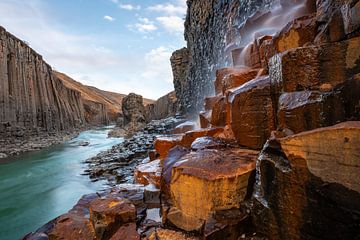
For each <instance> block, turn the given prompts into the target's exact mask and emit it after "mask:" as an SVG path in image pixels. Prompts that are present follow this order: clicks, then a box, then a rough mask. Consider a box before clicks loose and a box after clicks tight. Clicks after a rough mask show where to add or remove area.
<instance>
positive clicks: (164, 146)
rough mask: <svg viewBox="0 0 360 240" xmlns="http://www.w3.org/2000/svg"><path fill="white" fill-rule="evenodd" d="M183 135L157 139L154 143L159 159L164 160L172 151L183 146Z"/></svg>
mask: <svg viewBox="0 0 360 240" xmlns="http://www.w3.org/2000/svg"><path fill="white" fill-rule="evenodd" d="M182 138H183V135H182V134H177V135H171V136H161V137H157V138H156V140H155V142H154V147H155V150H156V152H157V153H158V154H159V155H160V156H159V159H164V158H166V156H167V155H168V153H169V151H170V149H172V148H173V147H175V146H177V145H179V144H181V140H182Z"/></svg>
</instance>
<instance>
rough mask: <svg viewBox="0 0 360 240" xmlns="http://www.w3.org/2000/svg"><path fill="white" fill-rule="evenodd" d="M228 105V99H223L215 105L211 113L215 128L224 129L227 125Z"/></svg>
mask: <svg viewBox="0 0 360 240" xmlns="http://www.w3.org/2000/svg"><path fill="white" fill-rule="evenodd" d="M227 110H228V103H227V100H226V97H224V96H223V97H221V98H219V99H218V101H217V102H216V103H215V104H214V107H213V109H212V111H211V122H210V123H211V124H212V125H213V126H218V127H222V126H225V125H226V123H227V113H228V111H227Z"/></svg>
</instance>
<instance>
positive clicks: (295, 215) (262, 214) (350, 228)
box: [253, 122, 360, 239]
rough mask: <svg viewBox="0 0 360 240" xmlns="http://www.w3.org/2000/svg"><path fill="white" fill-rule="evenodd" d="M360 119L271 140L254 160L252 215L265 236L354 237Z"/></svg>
mask: <svg viewBox="0 0 360 240" xmlns="http://www.w3.org/2000/svg"><path fill="white" fill-rule="evenodd" d="M359 146H360V122H345V123H341V124H338V125H335V126H332V127H326V128H320V129H316V130H313V131H309V132H303V133H300V134H297V135H293V136H290V137H286V138H280V139H272V140H270V141H269V142H268V143H267V144H266V145H265V147H264V149H263V151H262V153H261V155H260V158H259V160H258V162H257V166H256V169H257V183H256V185H255V186H256V187H255V198H256V205H257V206H256V207H255V209H254V211H253V214H254V219H255V222H256V224H257V227H258V231H260V232H261V233H262V234H264V235H265V236H268V237H269V238H270V239H316V238H319V237H320V238H321V239H357V238H358V237H359V236H360V228H359V224H360V222H359V219H360V215H359V210H360V205H359V203H360V182H359V173H360V168H359V163H360V159H359V153H360V147H359Z"/></svg>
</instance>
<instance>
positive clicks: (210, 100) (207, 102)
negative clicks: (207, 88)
mask: <svg viewBox="0 0 360 240" xmlns="http://www.w3.org/2000/svg"><path fill="white" fill-rule="evenodd" d="M219 98H221V95H217V96H213V97H206V98H205V99H204V108H205V111H209V110H212V109H213V107H214V105H215V103H216V102H217V101H218V100H219Z"/></svg>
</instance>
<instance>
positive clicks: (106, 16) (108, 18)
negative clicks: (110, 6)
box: [104, 15, 115, 22]
mask: <svg viewBox="0 0 360 240" xmlns="http://www.w3.org/2000/svg"><path fill="white" fill-rule="evenodd" d="M104 19H105V20H107V21H109V22H113V21H115V18H113V17H111V16H109V15H105V16H104Z"/></svg>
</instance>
